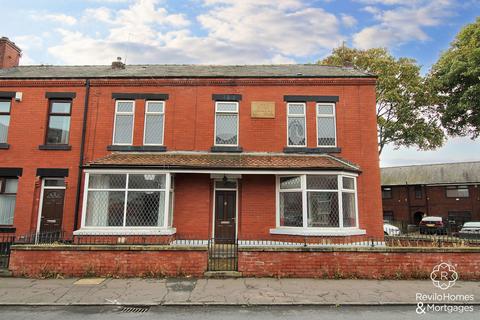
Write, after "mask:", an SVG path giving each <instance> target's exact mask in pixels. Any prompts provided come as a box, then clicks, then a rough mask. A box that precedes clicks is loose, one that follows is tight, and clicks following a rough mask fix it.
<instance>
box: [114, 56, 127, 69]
mask: <svg viewBox="0 0 480 320" xmlns="http://www.w3.org/2000/svg"><path fill="white" fill-rule="evenodd" d="M112 69H125V63H123V62H122V58H121V57H117V61H113V62H112Z"/></svg>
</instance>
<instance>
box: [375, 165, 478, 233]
mask: <svg viewBox="0 0 480 320" xmlns="http://www.w3.org/2000/svg"><path fill="white" fill-rule="evenodd" d="M381 174H382V199H383V217H384V219H385V220H388V221H391V222H393V223H397V222H398V223H403V224H404V225H407V224H413V225H417V226H418V224H419V222H420V221H421V219H422V217H423V216H440V217H442V218H444V219H445V220H446V221H448V222H450V224H451V225H453V226H454V227H459V226H461V225H463V223H465V222H468V221H480V190H479V188H478V186H479V185H480V162H478V161H476V162H458V163H445V164H425V165H414V166H401V167H389V168H382V169H381Z"/></svg>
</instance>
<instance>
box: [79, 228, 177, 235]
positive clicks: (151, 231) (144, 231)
mask: <svg viewBox="0 0 480 320" xmlns="http://www.w3.org/2000/svg"><path fill="white" fill-rule="evenodd" d="M137 228H138V227H132V228H128V227H125V228H115V227H111V228H82V229H80V230H76V231H74V232H73V235H75V236H171V235H174V234H175V233H176V232H177V229H175V228H138V229H137Z"/></svg>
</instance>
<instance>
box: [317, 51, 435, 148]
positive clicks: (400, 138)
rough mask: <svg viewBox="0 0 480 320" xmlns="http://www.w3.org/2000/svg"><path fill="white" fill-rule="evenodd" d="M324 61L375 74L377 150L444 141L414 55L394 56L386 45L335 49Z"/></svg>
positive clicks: (418, 146)
mask: <svg viewBox="0 0 480 320" xmlns="http://www.w3.org/2000/svg"><path fill="white" fill-rule="evenodd" d="M318 63H320V64H325V65H340V66H346V65H351V66H353V67H355V68H358V69H361V70H364V71H366V72H369V73H373V74H376V75H377V76H378V80H377V123H378V144H379V153H381V152H382V150H383V148H384V147H385V146H386V145H387V144H392V145H393V146H394V147H395V148H398V147H401V146H405V147H411V146H415V147H417V148H419V149H422V150H430V149H435V148H437V147H439V146H441V145H442V144H443V142H444V134H443V130H442V129H441V128H440V127H439V123H438V122H439V121H438V119H437V117H436V116H435V112H434V109H433V108H432V107H431V100H432V95H430V94H429V92H430V91H429V90H426V83H425V81H424V79H423V78H422V76H421V75H420V67H419V66H418V64H417V63H416V62H415V60H413V59H409V58H399V59H395V58H394V57H393V56H392V55H391V54H390V53H389V52H388V51H387V50H386V49H383V48H374V49H368V50H358V49H353V48H347V47H344V46H342V47H339V48H337V49H334V50H333V52H332V54H331V55H330V56H328V57H327V58H325V59H323V60H321V61H319V62H318Z"/></svg>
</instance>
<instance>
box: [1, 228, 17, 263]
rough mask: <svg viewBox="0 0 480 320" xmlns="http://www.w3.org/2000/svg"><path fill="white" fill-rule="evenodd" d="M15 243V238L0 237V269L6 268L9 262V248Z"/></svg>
mask: <svg viewBox="0 0 480 320" xmlns="http://www.w3.org/2000/svg"><path fill="white" fill-rule="evenodd" d="M14 242H15V236H0V269H6V268H8V262H9V261H10V246H11V245H12V244H13V243H14Z"/></svg>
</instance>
